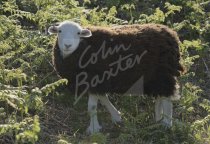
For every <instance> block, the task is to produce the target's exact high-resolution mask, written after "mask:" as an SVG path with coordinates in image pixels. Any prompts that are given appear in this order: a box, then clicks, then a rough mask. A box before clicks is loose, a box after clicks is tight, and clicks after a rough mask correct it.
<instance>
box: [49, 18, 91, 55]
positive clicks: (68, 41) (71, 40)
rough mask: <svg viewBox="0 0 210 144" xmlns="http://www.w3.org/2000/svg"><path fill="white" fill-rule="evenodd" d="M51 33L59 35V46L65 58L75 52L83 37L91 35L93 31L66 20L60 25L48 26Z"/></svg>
mask: <svg viewBox="0 0 210 144" xmlns="http://www.w3.org/2000/svg"><path fill="white" fill-rule="evenodd" d="M48 32H49V33H50V34H57V35H58V46H59V49H60V51H61V55H62V56H63V58H65V57H67V56H68V55H70V54H71V53H73V52H74V51H75V50H76V49H77V47H78V45H79V43H80V39H81V38H82V37H90V36H91V35H92V33H91V31H90V30H88V29H83V28H82V27H81V26H80V25H79V24H77V23H75V22H71V21H64V22H62V23H60V24H59V25H58V26H51V27H49V28H48Z"/></svg>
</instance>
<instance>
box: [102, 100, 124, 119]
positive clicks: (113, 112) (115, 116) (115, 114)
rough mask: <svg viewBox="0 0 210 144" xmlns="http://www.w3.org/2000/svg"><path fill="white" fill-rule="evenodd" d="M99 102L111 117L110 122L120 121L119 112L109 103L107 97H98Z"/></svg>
mask: <svg viewBox="0 0 210 144" xmlns="http://www.w3.org/2000/svg"><path fill="white" fill-rule="evenodd" d="M99 99H100V102H101V104H102V105H104V106H105V107H106V108H107V110H108V111H109V113H110V114H111V116H112V121H113V122H114V123H116V122H120V121H121V120H122V119H121V115H120V112H119V111H118V110H117V109H116V108H115V107H114V105H113V104H112V103H111V102H110V101H109V98H108V96H100V98H99Z"/></svg>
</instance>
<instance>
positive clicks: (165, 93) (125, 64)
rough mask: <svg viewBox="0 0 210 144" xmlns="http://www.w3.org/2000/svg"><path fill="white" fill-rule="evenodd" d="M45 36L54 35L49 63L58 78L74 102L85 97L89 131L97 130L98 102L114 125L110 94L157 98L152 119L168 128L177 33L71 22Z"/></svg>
mask: <svg viewBox="0 0 210 144" xmlns="http://www.w3.org/2000/svg"><path fill="white" fill-rule="evenodd" d="M48 32H49V33H50V34H57V40H56V43H55V45H54V50H53V63H54V66H55V69H56V70H57V72H58V74H59V75H60V76H61V77H63V78H66V79H68V81H69V84H68V86H69V88H70V91H71V92H74V94H75V96H76V97H77V98H80V97H81V96H83V95H87V94H88V95H89V100H88V112H89V114H90V126H89V127H88V132H89V133H94V132H98V131H99V130H100V129H101V126H100V125H99V122H98V119H97V103H98V101H100V102H101V103H102V104H103V105H105V107H106V108H107V109H108V111H109V112H110V114H111V116H112V120H113V122H120V121H121V116H120V112H119V111H118V110H117V109H116V108H115V107H114V106H113V105H112V103H111V102H110V101H109V99H108V96H107V95H113V94H120V95H125V94H129V95H141V94H144V95H146V96H152V97H155V98H156V101H155V119H156V121H161V122H162V123H164V124H165V125H167V126H172V99H176V98H178V97H179V93H178V85H177V80H176V78H177V77H178V76H180V74H181V72H182V71H183V68H182V65H181V64H180V62H179V61H180V53H179V38H178V36H177V33H176V32H174V31H173V30H171V29H169V28H168V27H166V26H163V25H159V24H144V25H137V24H135V25H123V26H115V27H96V26H92V27H88V28H87V29H86V28H82V27H81V26H80V25H79V24H77V23H75V22H71V21H64V22H62V23H60V24H59V25H58V26H51V27H49V29H48ZM138 88H139V89H138Z"/></svg>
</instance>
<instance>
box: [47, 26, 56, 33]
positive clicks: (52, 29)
mask: <svg viewBox="0 0 210 144" xmlns="http://www.w3.org/2000/svg"><path fill="white" fill-rule="evenodd" d="M48 32H49V33H50V34H56V33H58V27H57V26H50V27H49V28H48Z"/></svg>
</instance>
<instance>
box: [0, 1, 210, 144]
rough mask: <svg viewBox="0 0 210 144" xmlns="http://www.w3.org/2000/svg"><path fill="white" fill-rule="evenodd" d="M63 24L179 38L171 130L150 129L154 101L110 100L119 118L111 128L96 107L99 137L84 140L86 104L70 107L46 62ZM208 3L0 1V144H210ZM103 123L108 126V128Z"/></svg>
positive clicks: (70, 101) (105, 115)
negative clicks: (161, 29) (151, 27)
mask: <svg viewBox="0 0 210 144" xmlns="http://www.w3.org/2000/svg"><path fill="white" fill-rule="evenodd" d="M63 20H73V21H76V22H79V23H81V24H82V25H84V26H85V25H107V26H113V25H120V24H126V23H128V24H134V23H138V24H144V23H160V24H165V25H168V26H169V27H170V28H172V29H174V30H175V31H177V32H178V34H179V36H180V40H181V43H180V51H181V54H182V58H183V59H182V63H183V65H184V66H185V68H186V73H185V74H184V75H183V76H181V77H180V78H179V82H180V85H181V95H182V98H181V100H179V101H178V102H175V103H174V116H173V117H174V119H173V123H174V125H173V127H172V128H171V129H168V128H165V127H162V126H161V125H160V124H157V123H155V122H154V111H153V110H154V100H152V101H151V100H149V99H147V98H146V97H120V96H115V97H111V100H112V101H113V102H114V104H115V105H116V107H118V108H119V109H120V111H121V112H122V115H123V120H124V126H123V127H120V128H119V127H116V126H114V125H113V124H112V123H111V120H110V116H109V114H108V113H107V112H106V110H105V109H103V107H101V106H100V111H99V116H100V117H99V120H100V122H101V124H102V126H103V128H104V129H103V131H102V132H101V133H98V134H94V135H92V136H88V135H86V134H85V130H86V126H88V123H89V117H88V114H87V104H86V103H87V102H86V101H87V98H86V97H84V98H83V99H81V100H80V101H79V102H78V103H77V104H76V105H75V106H74V105H73V103H74V96H70V95H69V94H68V90H66V89H65V84H66V80H65V79H60V78H59V77H58V76H57V75H56V72H55V70H54V68H53V65H52V62H51V53H52V45H53V44H54V42H55V36H50V35H48V33H47V28H48V27H49V26H50V25H52V24H54V23H56V22H60V21H63ZM209 42H210V1H209V0H189V1H188V0H79V1H76V0H2V1H0V144H30V143H31V144H34V143H37V144H56V143H58V144H67V143H81V144H83V143H93V142H96V143H102V144H103V143H112V144H114V143H116V144H117V143H122V144H128V143H136V144H141V143H142V144H144V143H156V144H162V143H163V144H165V143H171V144H175V143H176V144H181V143H182V144H188V143H189V144H209V143H210V126H209V124H210V44H209ZM107 122H108V124H107Z"/></svg>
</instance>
